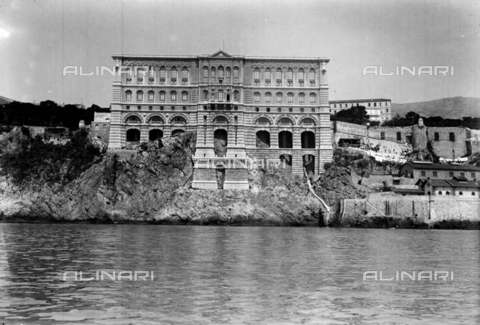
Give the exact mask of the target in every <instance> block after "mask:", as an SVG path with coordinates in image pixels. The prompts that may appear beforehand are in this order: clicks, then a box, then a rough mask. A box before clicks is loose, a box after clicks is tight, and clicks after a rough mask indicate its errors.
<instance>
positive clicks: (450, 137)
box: [448, 132, 455, 142]
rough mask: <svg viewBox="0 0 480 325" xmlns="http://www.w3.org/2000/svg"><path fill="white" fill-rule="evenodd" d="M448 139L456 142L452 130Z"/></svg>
mask: <svg viewBox="0 0 480 325" xmlns="http://www.w3.org/2000/svg"><path fill="white" fill-rule="evenodd" d="M448 139H449V140H450V141H452V142H455V133H453V132H450V133H449V134H448Z"/></svg>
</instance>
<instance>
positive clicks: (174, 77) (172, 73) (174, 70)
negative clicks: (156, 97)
mask: <svg viewBox="0 0 480 325" xmlns="http://www.w3.org/2000/svg"><path fill="white" fill-rule="evenodd" d="M177 78H178V73H177V68H176V67H172V68H171V69H170V80H171V81H172V82H173V83H175V82H177Z"/></svg>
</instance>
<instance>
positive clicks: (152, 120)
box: [148, 115, 164, 124]
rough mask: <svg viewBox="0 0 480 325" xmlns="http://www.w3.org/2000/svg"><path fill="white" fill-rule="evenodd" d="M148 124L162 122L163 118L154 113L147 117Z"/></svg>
mask: <svg viewBox="0 0 480 325" xmlns="http://www.w3.org/2000/svg"><path fill="white" fill-rule="evenodd" d="M148 123H149V124H164V121H163V118H162V117H161V116H158V115H154V116H152V117H150V118H149V119H148Z"/></svg>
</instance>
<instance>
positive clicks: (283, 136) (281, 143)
mask: <svg viewBox="0 0 480 325" xmlns="http://www.w3.org/2000/svg"><path fill="white" fill-rule="evenodd" d="M278 147H279V148H281V149H288V148H292V147H293V140H292V132H289V131H281V132H280V133H278Z"/></svg>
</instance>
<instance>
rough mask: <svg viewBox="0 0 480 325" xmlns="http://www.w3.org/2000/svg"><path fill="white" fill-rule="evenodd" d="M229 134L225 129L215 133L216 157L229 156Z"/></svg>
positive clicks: (214, 146)
mask: <svg viewBox="0 0 480 325" xmlns="http://www.w3.org/2000/svg"><path fill="white" fill-rule="evenodd" d="M227 146H228V132H227V131H226V130H224V129H217V130H215V132H213V150H214V152H215V156H217V157H225V156H226V155H227Z"/></svg>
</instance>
